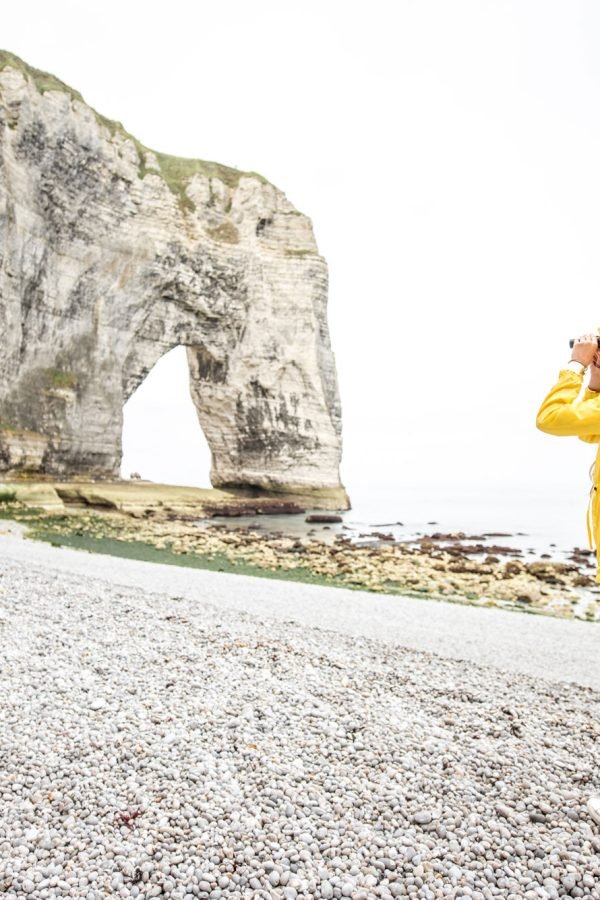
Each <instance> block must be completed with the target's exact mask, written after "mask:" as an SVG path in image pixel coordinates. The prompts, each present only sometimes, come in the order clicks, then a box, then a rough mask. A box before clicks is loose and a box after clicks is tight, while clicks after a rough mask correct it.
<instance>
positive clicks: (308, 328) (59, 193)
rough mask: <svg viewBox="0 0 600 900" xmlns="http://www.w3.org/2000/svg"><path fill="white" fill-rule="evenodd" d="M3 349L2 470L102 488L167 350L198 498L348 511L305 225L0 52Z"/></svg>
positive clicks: (322, 295)
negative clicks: (181, 356) (200, 466)
mask: <svg viewBox="0 0 600 900" xmlns="http://www.w3.org/2000/svg"><path fill="white" fill-rule="evenodd" d="M0 332H1V334H2V339H3V341H2V342H3V353H2V355H1V356H0V468H2V469H5V470H12V471H19V470H20V469H23V468H26V469H30V470H36V469H37V470H38V471H40V472H43V473H50V474H59V475H68V474H72V473H88V474H90V475H96V476H114V475H115V474H116V473H118V470H119V464H120V459H121V433H122V408H123V404H124V403H125V401H126V400H127V399H128V397H130V396H131V394H132V393H133V392H134V391H135V389H136V388H137V387H138V385H139V384H140V383H141V381H142V380H143V379H144V377H145V376H146V374H147V373H148V372H149V371H150V369H151V368H152V366H153V365H154V364H155V363H156V362H157V360H158V359H159V358H160V357H161V356H162V355H163V354H164V353H166V352H167V351H168V350H170V349H172V348H173V347H175V346H177V345H184V346H185V347H186V348H187V355H188V361H189V365H190V387H191V393H192V397H193V400H194V403H195V406H196V409H197V411H198V417H199V420H200V423H201V426H202V429H203V431H204V433H205V435H206V438H207V441H208V443H209V446H210V448H211V451H212V469H211V479H212V482H213V484H214V485H215V486H232V485H256V486H258V487H259V488H265V489H270V490H277V491H286V492H302V493H306V491H307V490H309V491H315V493H316V494H318V491H319V490H320V489H326V490H327V491H328V492H331V490H332V489H334V490H339V496H340V505H346V504H347V498H346V495H345V492H344V490H343V488H342V487H341V484H340V479H339V461H340V455H341V412H340V402H339V395H338V387H337V380H336V371H335V362H334V356H333V353H332V350H331V346H330V340H329V333H328V325H327V264H326V261H325V259H324V258H323V257H322V256H321V255H320V254H319V252H318V249H317V246H316V243H315V239H314V235H313V230H312V225H311V222H310V219H308V218H307V217H306V216H304V215H302V214H301V213H299V212H298V210H296V209H295V208H294V207H293V205H292V204H291V203H290V202H289V200H287V198H286V197H285V195H284V194H283V193H282V192H281V191H280V190H278V189H277V188H275V187H274V186H273V185H272V184H269V183H268V182H267V181H266V180H265V179H264V178H262V177H261V176H259V175H257V174H256V173H245V172H240V171H237V170H235V169H231V168H227V167H225V166H220V165H217V164H215V163H204V162H202V161H199V160H184V159H178V158H174V157H167V156H165V155H163V154H159V153H155V152H153V151H151V150H148V149H147V148H145V147H144V146H143V145H141V144H140V143H139V142H138V141H137V140H135V139H134V138H132V137H131V136H130V135H128V133H127V132H126V131H125V130H124V128H123V127H122V126H121V125H120V124H119V123H115V122H110V121H108V120H106V119H103V118H102V117H101V116H99V115H98V114H97V113H95V112H94V110H92V109H91V108H90V107H89V106H87V104H86V103H85V102H84V101H83V99H82V98H81V96H80V95H79V94H77V93H76V92H75V91H73V90H71V89H70V88H68V87H67V86H66V85H63V84H62V83H61V82H59V81H58V80H57V79H55V78H54V77H53V76H49V75H46V74H45V73H40V72H38V71H37V70H35V69H31V68H30V67H28V66H27V65H26V64H25V63H23V62H22V61H21V60H19V59H18V58H17V57H13V56H11V55H10V54H7V53H3V52H0ZM21 444H23V447H21Z"/></svg>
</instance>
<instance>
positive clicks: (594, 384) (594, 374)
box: [588, 350, 600, 391]
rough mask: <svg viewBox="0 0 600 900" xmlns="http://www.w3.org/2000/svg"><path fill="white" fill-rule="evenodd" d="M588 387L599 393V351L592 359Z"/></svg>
mask: <svg viewBox="0 0 600 900" xmlns="http://www.w3.org/2000/svg"><path fill="white" fill-rule="evenodd" d="M588 387H589V388H590V389H591V390H592V391H600V350H598V351H597V352H596V353H595V354H594V358H593V359H592V364H591V366H590V382H589V384H588Z"/></svg>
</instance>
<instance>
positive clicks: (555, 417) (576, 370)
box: [535, 334, 600, 824]
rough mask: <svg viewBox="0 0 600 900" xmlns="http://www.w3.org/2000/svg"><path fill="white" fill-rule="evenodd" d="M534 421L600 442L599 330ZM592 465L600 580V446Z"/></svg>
mask: <svg viewBox="0 0 600 900" xmlns="http://www.w3.org/2000/svg"><path fill="white" fill-rule="evenodd" d="M588 366H590V380H589V382H588V385H587V387H586V389H585V391H584V393H583V396H582V397H581V398H580V397H579V394H580V392H581V387H582V384H583V376H584V375H585V372H586V370H587V368H588ZM535 424H536V426H537V427H538V428H539V429H540V431H544V432H546V434H556V435H558V436H559V437H562V436H565V435H571V436H573V437H578V438H580V439H581V440H582V441H587V442H588V443H590V444H599V445H600V350H599V349H598V335H597V334H584V335H582V336H581V337H579V338H577V339H576V340H575V342H574V343H573V352H572V354H571V359H570V360H569V362H568V364H567V365H566V366H564V367H563V368H562V369H560V371H559V373H558V381H557V382H556V384H555V385H554V386H553V387H552V388H550V391H549V392H548V394H547V395H546V397H545V398H544V399H543V401H542V404H541V406H540V408H539V410H538V414H537V417H536V420H535ZM593 467H594V472H593V477H592V486H591V489H590V499H589V503H588V509H587V519H586V522H587V533H588V542H589V546H590V549H591V550H596V563H597V568H596V578H595V580H596V582H598V583H600V565H599V564H598V552H597V548H598V536H599V531H600V529H599V521H598V519H599V516H598V513H599V510H600V504H599V502H598V485H599V482H600V446H599V447H598V452H597V454H596V461H595V463H594V464H593ZM587 808H588V811H589V813H590V815H591V817H592V818H593V819H594V821H595V822H598V823H599V824H600V796H598V797H590V799H589V800H588V803H587Z"/></svg>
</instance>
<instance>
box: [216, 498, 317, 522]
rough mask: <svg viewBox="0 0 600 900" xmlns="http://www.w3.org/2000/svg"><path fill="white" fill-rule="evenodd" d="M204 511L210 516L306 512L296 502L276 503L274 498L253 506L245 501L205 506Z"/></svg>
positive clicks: (288, 514)
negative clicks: (247, 504)
mask: <svg viewBox="0 0 600 900" xmlns="http://www.w3.org/2000/svg"><path fill="white" fill-rule="evenodd" d="M204 511H205V513H206V515H207V516H209V517H210V518H214V517H215V516H227V517H228V518H232V517H236V516H263V515H265V516H291V515H300V514H301V513H304V512H306V510H305V509H303V508H302V507H301V506H298V505H297V504H295V503H274V502H273V501H272V500H265V501H263V502H260V501H259V502H256V501H255V502H254V503H253V505H252V506H246V505H245V504H243V503H239V504H237V503H232V504H230V505H228V506H205V507H204Z"/></svg>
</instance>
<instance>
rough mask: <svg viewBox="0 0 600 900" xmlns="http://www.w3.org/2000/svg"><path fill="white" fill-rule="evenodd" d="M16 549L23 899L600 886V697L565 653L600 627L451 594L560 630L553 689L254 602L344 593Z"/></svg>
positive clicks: (15, 751)
mask: <svg viewBox="0 0 600 900" xmlns="http://www.w3.org/2000/svg"><path fill="white" fill-rule="evenodd" d="M18 547H22V548H26V550H18ZM51 554H55V556H54V557H52V556H51ZM52 559H54V560H56V562H53V561H52ZM0 560H1V569H0V571H1V576H2V577H1V578H0V634H2V644H3V648H4V659H3V663H2V672H1V684H0V689H1V691H2V696H3V697H4V698H6V699H5V701H4V702H3V704H2V706H1V708H0V752H1V756H2V761H3V764H2V769H1V771H0V794H1V801H2V802H1V807H0V860H1V861H0V891H1V892H2V894H3V896H5V897H7V898H8V900H15V898H21V897H30V898H52V897H77V898H87V900H100V898H103V897H107V896H116V897H123V898H128V897H140V898H141V897H154V896H169V897H171V898H173V900H191V898H195V897H200V898H214V900H217V898H221V897H223V898H224V897H239V898H251V897H257V898H258V897H265V898H269V897H273V898H286V900H293V898H296V897H298V898H315V900H316V898H332V897H336V898H338V897H350V898H355V900H372V898H389V897H399V896H400V897H403V896H407V897H415V898H425V900H434V898H437V897H465V898H466V897H472V898H476V900H487V898H491V897H502V898H508V900H517V898H526V900H534V898H538V897H540V898H544V897H546V898H554V897H587V898H598V897H600V829H599V828H598V826H596V825H595V824H594V823H593V822H592V821H591V820H590V818H589V816H588V814H587V812H586V809H585V802H586V799H587V797H588V796H589V795H590V793H599V792H600V765H599V763H600V753H599V743H598V738H599V736H600V693H599V692H598V690H597V689H596V688H595V687H592V686H590V685H589V683H586V679H585V677H584V675H582V677H581V678H580V677H579V676H578V675H577V674H575V676H574V677H571V678H569V679H565V676H564V674H563V673H562V672H561V667H560V664H559V663H557V662H556V661H555V657H554V654H553V651H552V646H553V644H552V641H554V646H555V648H556V660H560V652H559V643H560V640H561V639H560V635H559V632H558V631H556V627H557V626H558V627H562V628H564V629H565V640H566V641H567V642H568V640H570V639H571V638H572V639H573V640H574V641H575V646H576V645H577V643H578V642H579V641H580V642H581V652H582V656H583V657H584V658H585V655H586V653H588V654H589V653H593V646H594V645H593V640H594V638H595V629H596V627H597V626H596V625H593V624H588V623H582V622H574V621H570V622H569V621H559V620H548V619H543V620H539V619H535V617H528V616H525V617H524V616H522V615H521V614H519V613H512V612H508V611H502V610H487V609H479V608H475V607H471V608H465V607H452V606H451V605H448V604H439V606H440V607H441V606H444V607H446V608H447V609H450V610H451V611H454V610H455V611H456V613H457V614H458V615H468V616H471V617H472V619H471V621H473V622H475V618H474V617H476V616H483V617H486V616H495V617H496V618H495V620H494V621H496V622H502V621H505V620H506V621H507V623H508V624H507V627H509V629H510V628H513V627H514V624H513V623H514V622H515V621H521V622H526V623H532V624H533V625H535V626H540V627H541V628H542V630H543V629H544V628H546V627H547V629H548V630H547V632H546V633H545V635H543V634H541V637H540V640H541V643H542V645H543V642H544V640H546V641H548V642H549V643H548V644H546V645H545V646H547V648H548V650H547V672H546V677H539V676H534V675H531V674H527V673H526V671H524V670H523V669H524V667H526V662H525V660H522V661H520V657H519V654H518V653H517V654H516V655H515V661H514V665H513V664H512V663H511V661H510V657H509V656H503V657H502V658H501V660H500V661H501V666H500V667H496V666H491V665H485V664H482V663H481V662H475V661H474V656H473V654H474V651H473V652H471V651H469V650H468V646H467V645H468V641H467V640H465V647H466V650H465V654H464V655H465V656H466V657H467V658H462V659H461V658H450V657H445V656H443V655H441V654H438V653H432V652H429V651H427V650H419V649H415V648H411V647H407V646H403V645H402V639H401V638H398V639H397V640H396V639H393V640H392V639H388V640H384V639H378V638H376V637H364V636H359V635H357V634H350V633H348V629H347V628H346V629H344V627H343V622H342V618H343V617H340V627H339V628H338V627H320V626H319V625H318V624H316V622H315V619H314V618H313V619H310V617H308V618H307V620H306V621H303V617H302V608H301V607H302V604H301V602H296V603H295V611H294V613H293V614H290V616H289V618H284V616H285V612H284V611H282V610H279V615H275V614H268V606H267V605H264V606H263V607H261V602H264V598H265V597H267V595H268V596H269V597H270V598H271V599H270V601H269V602H270V603H271V604H272V607H273V609H275V603H276V597H277V596H278V594H277V592H279V596H280V598H281V602H282V603H283V604H285V600H286V591H288V590H290V591H291V590H292V589H293V591H294V600H295V601H301V598H302V596H303V594H306V598H307V609H309V608H315V604H317V600H318V598H322V600H321V601H320V602H324V601H325V600H326V598H327V597H328V596H332V598H333V596H334V595H337V596H338V597H339V596H340V595H341V594H344V595H345V594H348V595H351V592H347V591H340V590H337V589H332V588H325V587H318V588H317V587H316V586H310V585H301V584H295V585H286V584H285V583H274V582H266V581H263V580H262V579H260V578H247V577H244V576H239V575H236V576H231V575H220V574H219V573H214V572H201V571H193V572H190V571H186V572H182V571H181V570H179V569H177V570H175V571H173V570H171V571H172V572H173V574H172V587H171V588H169V580H168V578H169V573H168V572H166V573H165V571H164V570H167V569H168V567H166V566H156V565H154V564H152V563H141V562H137V561H136V562H132V561H129V560H113V559H111V558H110V557H97V556H93V555H88V554H84V553H81V552H76V551H67V550H62V549H56V548H52V547H50V546H47V545H40V546H39V547H36V545H35V544H34V542H29V541H20V542H19V541H18V540H17V539H16V538H14V537H13V538H3V539H0ZM88 561H89V563H88ZM127 567H130V568H131V573H133V574H131V577H130V572H129V569H128V568H127ZM134 574H135V578H134V577H133V576H134ZM183 578H185V588H184V587H180V581H179V580H178V579H183ZM233 582H235V584H236V585H237V592H238V595H239V597H240V598H242V597H243V595H244V592H246V593H247V600H248V603H247V604H246V608H245V609H244V608H237V609H236V608H234V607H233V606H231V605H230V604H229V603H228V602H227V595H228V591H229V590H230V587H231V584H232V583H233ZM181 585H183V581H181ZM220 596H222V599H223V602H219V597H220ZM362 597H367V595H361V594H360V593H358V592H357V593H356V594H355V595H354V598H355V599H356V602H357V603H360V602H361V598H362ZM354 598H353V597H350V600H348V602H350V601H351V600H352V599H354ZM368 599H370V600H374V599H375V598H373V597H370V598H368ZM399 599H400V598H398V600H399ZM380 600H381V602H384V603H392V602H393V600H392V598H389V597H382V598H380ZM410 602H411V603H412V604H414V609H415V610H416V609H417V608H419V609H421V610H422V611H423V617H424V619H425V620H426V619H427V616H428V615H429V613H428V610H429V611H431V610H432V609H433V608H434V607H437V606H438V604H435V603H433V602H432V601H426V600H411V601H410ZM311 604H312V606H311ZM317 605H318V604H317ZM414 615H415V616H416V615H418V613H416V612H415V614H414ZM498 617H500V618H498ZM502 617H504V618H502ZM433 621H434V617H432V622H433ZM482 621H483V620H482ZM461 627H464V626H461ZM527 627H529V626H526V627H524V631H526V630H527ZM569 629H571V631H570V630H569ZM450 630H451V629H449V631H450ZM496 630H498V629H496ZM585 635H589V639H588V638H586V637H585ZM580 636H582V637H580ZM494 640H495V638H494V636H493V635H492V634H490V643H491V645H492V646H493V645H494ZM586 640H588V644H587V646H586V644H585V642H586ZM596 646H597V645H596ZM498 647H500V645H499V644H498ZM498 653H500V649H499V650H498ZM456 655H460V654H456V653H455V656H456ZM469 655H471V656H472V657H473V658H468V657H469ZM524 655H525V654H524ZM583 668H584V669H589V665H584V667H583Z"/></svg>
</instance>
